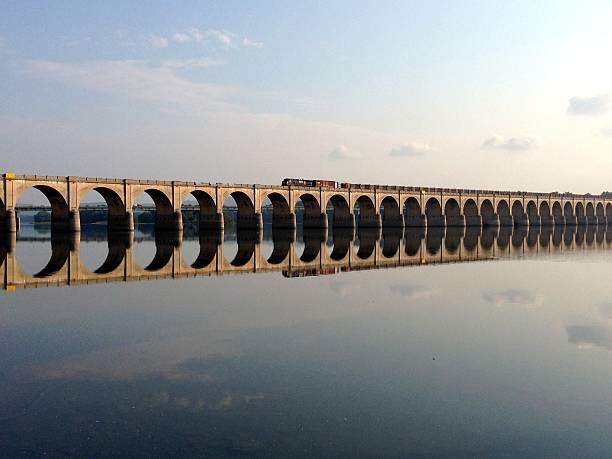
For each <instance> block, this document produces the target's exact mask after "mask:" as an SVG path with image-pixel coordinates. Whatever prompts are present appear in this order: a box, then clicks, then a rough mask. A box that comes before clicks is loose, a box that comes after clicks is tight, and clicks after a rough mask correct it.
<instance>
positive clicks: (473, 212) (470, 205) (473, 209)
mask: <svg viewBox="0 0 612 459" xmlns="http://www.w3.org/2000/svg"><path fill="white" fill-rule="evenodd" d="M489 204H490V201H489ZM463 215H465V216H466V217H478V206H477V205H476V201H474V200H473V199H472V198H470V199H468V200H467V201H465V203H464V204H463Z"/></svg>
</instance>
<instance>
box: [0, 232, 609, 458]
mask: <svg viewBox="0 0 612 459" xmlns="http://www.w3.org/2000/svg"><path fill="white" fill-rule="evenodd" d="M143 230H144V231H137V233H136V234H135V236H134V237H133V241H132V240H130V238H127V240H126V238H123V239H122V238H116V239H115V240H112V241H110V242H109V241H107V240H106V238H105V233H104V231H97V232H94V233H92V232H88V231H84V232H83V234H82V235H81V236H82V240H81V241H80V244H79V243H78V241H77V242H75V241H74V240H73V241H70V240H66V239H62V238H54V241H53V242H52V241H50V235H49V234H48V233H45V232H44V231H43V232H40V231H37V230H35V229H34V228H31V227H30V228H27V227H24V228H23V229H22V231H21V233H20V240H18V241H17V243H16V244H14V243H13V246H12V247H11V242H10V241H9V242H8V243H5V246H4V249H3V251H2V252H1V253H3V254H4V253H5V252H7V251H9V252H10V253H9V256H8V258H11V257H12V259H16V261H17V263H18V264H19V266H20V267H21V268H22V269H23V271H24V272H26V273H30V276H29V277H28V279H26V280H24V281H23V282H22V284H21V285H18V286H16V290H15V291H10V290H12V288H8V287H9V286H7V285H5V287H6V288H8V290H9V291H5V292H0V452H1V455H2V456H6V457H15V456H24V457H28V456H43V455H46V456H48V457H65V456H77V457H110V456H117V455H124V456H132V457H151V456H205V457H271V456H285V457H286V456H291V457H313V456H326V457H330V456H332V457H347V456H366V457H367V456H369V457H373V456H375V457H381V456H386V457H406V456H452V457H462V456H469V457H474V456H487V457H488V456H498V457H499V456H501V457H515V456H532V457H543V456H549V457H562V456H565V457H577V456H599V457H602V456H608V455H609V451H610V448H611V447H612V439H611V438H610V435H609V431H610V426H612V389H611V387H612V384H611V382H612V354H611V353H610V350H611V349H612V298H611V294H610V293H611V288H610V278H611V277H612V263H611V259H610V254H612V243H611V242H610V240H612V232H610V233H606V232H605V231H603V229H598V230H595V229H594V228H591V229H585V228H578V230H577V231H576V229H571V231H567V232H563V231H558V230H557V231H556V232H554V233H553V232H550V231H544V232H538V231H533V230H532V231H531V232H527V231H514V233H512V234H510V232H509V231H507V230H505V231H502V233H501V234H500V235H499V236H498V237H495V234H490V233H489V232H486V233H482V234H476V235H474V234H473V233H472V232H468V233H466V234H465V235H463V236H462V235H461V233H460V232H456V231H454V230H450V231H449V232H447V233H446V235H444V237H443V235H442V234H441V233H440V232H439V231H436V230H431V231H429V232H428V233H427V235H423V234H420V233H419V232H418V231H416V232H408V233H407V234H406V235H402V234H400V235H399V236H400V237H398V235H397V234H396V233H395V232H391V233H389V232H386V233H383V234H381V235H379V234H377V233H376V232H361V233H360V234H357V235H356V239H355V240H353V239H352V236H353V235H352V234H350V233H349V234H347V233H345V232H339V231H337V232H336V235H335V236H334V235H331V236H330V237H329V238H328V240H327V241H325V240H324V239H322V237H321V236H320V235H316V234H310V233H308V232H306V233H303V232H302V231H298V234H297V236H293V235H291V234H286V233H278V232H277V234H276V235H275V240H272V239H271V234H269V233H270V232H269V231H267V233H266V234H264V237H263V240H261V241H260V238H261V236H258V235H252V234H246V233H245V234H239V235H238V237H236V236H237V235H236V234H225V235H224V237H223V239H224V241H223V243H222V244H220V245H217V242H220V241H219V240H216V237H215V236H214V235H209V236H207V237H204V238H202V239H200V238H198V236H197V234H195V235H190V234H188V232H186V233H185V235H184V239H185V240H184V241H183V242H182V245H181V244H179V241H180V239H178V238H177V236H176V235H157V237H156V236H155V235H154V234H152V232H151V230H150V229H145V228H143ZM294 237H295V242H291V239H292V238H294ZM381 237H382V238H384V240H381V239H379V238H381ZM422 237H424V238H423V239H421V238H422ZM304 238H306V241H304ZM217 239H219V238H217ZM313 239H314V241H315V242H314V243H313ZM400 239H401V240H400ZM238 240H239V241H240V242H238ZM211 241H213V242H211ZM347 241H348V242H347ZM334 242H335V243H334ZM7 244H8V245H7ZM317 244H318V247H319V248H322V249H323V250H324V252H325V253H327V254H328V255H329V254H331V253H333V251H334V248H340V249H339V250H338V251H337V253H336V258H337V259H335V260H332V259H331V258H328V266H323V263H319V268H318V269H311V268H309V267H305V268H303V269H302V268H299V267H298V268H295V269H294V267H295V266H296V265H299V261H298V260H299V259H300V258H301V257H303V255H302V252H303V251H304V250H305V248H309V250H312V248H313V247H315V248H316V247H317ZM52 245H53V249H52ZM286 245H288V246H289V247H290V250H289V251H288V252H287V251H286V249H285V248H281V249H278V251H277V256H276V258H275V257H273V256H272V255H273V254H274V249H275V247H276V248H278V247H281V246H282V247H285V246H286ZM109 247H111V248H112V250H114V251H116V253H119V254H120V256H121V257H125V256H126V254H128V253H132V254H133V257H132V259H133V264H132V266H133V267H143V266H144V267H146V266H149V267H150V266H151V265H152V261H153V260H155V259H157V260H158V261H157V262H156V263H154V266H153V267H152V268H149V271H146V272H144V274H143V271H142V270H140V271H139V270H138V269H140V268H138V269H136V268H134V269H133V270H132V271H129V270H127V268H126V269H123V271H124V277H123V278H121V277H119V278H115V279H114V280H113V279H111V280H109V281H108V282H100V283H91V284H88V285H81V284H84V283H85V282H84V281H83V282H73V283H72V285H70V286H69V285H66V284H67V282H63V281H61V279H60V278H61V275H62V274H61V273H62V272H64V271H66V268H65V266H64V267H62V266H59V265H60V264H61V263H62V262H65V263H72V268H74V267H75V266H77V265H76V264H75V263H76V262H75V258H74V257H75V255H74V254H75V251H77V250H78V253H79V257H80V258H79V260H80V262H81V263H82V264H83V265H82V266H86V267H88V268H89V270H91V271H94V270H96V269H97V268H98V267H100V266H101V265H104V264H105V262H106V261H107V260H108V257H107V255H108V252H109ZM202 247H205V248H206V250H204V251H202V250H201V249H202ZM210 247H213V248H215V250H216V252H215V253H214V258H215V259H216V261H214V263H216V266H221V269H220V270H219V269H217V268H215V269H212V270H211V269H210V267H206V266H203V267H200V268H199V269H200V270H202V271H206V269H208V271H206V272H204V274H203V275H202V276H198V277H194V276H193V275H192V274H189V275H187V274H185V273H183V274H184V277H183V275H182V274H181V271H180V269H178V268H177V267H176V266H177V262H178V261H181V260H185V262H184V263H183V264H184V265H185V266H189V264H191V263H193V262H194V261H195V260H197V259H198V257H199V255H201V254H202V252H205V253H207V252H206V251H208V250H209V249H210ZM219 247H220V248H221V250H220V251H219ZM346 247H348V252H347V253H345V254H344V257H341V255H342V253H341V252H343V251H344V249H345V248H346ZM372 247H373V249H372ZM393 247H396V248H397V250H401V251H403V254H402V253H399V254H398V253H391V252H392V250H393ZM70 248H72V249H73V251H72V252H70ZM253 251H255V253H259V254H260V255H261V256H260V260H263V261H262V262H261V263H260V265H259V266H255V267H253V266H252V265H251V264H249V263H251V262H252V258H253V257H251V258H250V261H249V260H246V262H245V259H246V258H248V256H249V253H251V254H252V253H253ZM360 251H361V258H360V256H359V255H358V253H359V252H360ZM168 252H169V253H170V254H171V255H170V257H169V258H168V256H167V253H168ZM408 252H410V254H411V255H407V253H408ZM66 253H67V254H68V255H66ZM71 253H72V255H70V254H71ZM160 253H161V254H162V255H160ZM219 253H221V254H222V257H223V258H224V259H227V261H226V262H225V266H226V268H227V269H226V268H224V265H223V263H220V261H222V260H219V259H218V255H219ZM279 253H280V254H282V253H286V257H293V261H294V264H293V265H292V266H289V267H288V265H287V264H286V263H285V265H283V262H282V261H281V262H279V263H277V264H276V265H270V264H266V263H268V260H269V259H273V261H278V260H276V259H277V258H278V254H279ZM294 253H295V254H294ZM11 254H14V256H13V255H11ZM245 254H246V255H245ZM385 254H386V255H388V256H386V255H385ZM368 255H369V257H368ZM66 256H68V258H67V259H66ZM402 256H403V258H402ZM3 257H5V256H4V255H3ZM5 258H6V257H5ZM8 258H6V260H8ZM50 258H51V259H52V260H53V259H56V261H55V262H54V263H50V264H49V263H48V261H49V259H50ZM122 259H123V258H122ZM364 259H365V260H364ZM71 260H72V261H71ZM163 260H166V262H167V263H170V265H171V266H172V265H174V266H175V269H174V273H175V276H174V277H167V276H166V274H164V275H163V276H162V275H161V274H159V275H160V278H158V279H155V277H156V273H163V272H164V269H168V268H167V266H160V264H161V261H163ZM232 260H234V265H231V264H230V262H231V261H232ZM236 260H238V261H236ZM0 261H3V260H0ZM264 261H265V262H266V263H264ZM360 263H362V264H361V265H360ZM401 264H405V266H398V265H401ZM111 265H113V266H114V265H117V263H116V262H113V263H111ZM332 265H333V266H332ZM3 266H6V263H4V264H3ZM45 266H47V267H48V269H47V271H46V272H44V273H43V274H40V275H39V276H40V277H33V276H32V275H35V274H37V273H40V271H41V269H42V268H43V267H45ZM109 266H110V265H109ZM117 266H122V265H120V264H119V265H117ZM123 266H125V265H123ZM392 266H396V267H393V268H390V267H392ZM111 267H112V266H111ZM382 267H387V268H390V269H382ZM366 268H367V269H366ZM377 268H379V269H377ZM62 269H63V270H64V271H62ZM115 269H122V268H115ZM130 269H132V268H130ZM143 269H144V268H143ZM232 269H234V270H235V272H237V273H242V275H231V274H229V273H230V272H231V270H232ZM128 271H129V272H128ZM347 271H350V272H347ZM2 272H3V273H4V270H3V271H2ZM66 272H67V271H66ZM130 272H132V273H140V274H139V276H140V277H133V278H129V277H128V276H127V274H129V273H130ZM169 272H170V275H171V274H172V272H173V271H172V269H170V271H169ZM58 273H59V274H58ZM330 273H334V274H330ZM80 274H82V275H83V276H85V273H84V271H83V272H80ZM141 274H142V275H141ZM179 274H181V275H179ZM222 274H223V275H222ZM315 274H319V275H315ZM322 274H327V275H322ZM71 275H72V276H73V278H74V277H75V276H76V274H75V273H74V271H72V273H71ZM54 276H55V277H54ZM101 276H104V274H101ZM146 277H148V278H149V279H148V280H142V279H143V278H146ZM58 279H59V280H58ZM126 279H127V280H128V281H126ZM137 279H141V280H137ZM82 280H83V279H82ZM46 285H49V287H48V288H47V287H45V286H46ZM26 286H29V287H34V286H37V288H22V287H26Z"/></svg>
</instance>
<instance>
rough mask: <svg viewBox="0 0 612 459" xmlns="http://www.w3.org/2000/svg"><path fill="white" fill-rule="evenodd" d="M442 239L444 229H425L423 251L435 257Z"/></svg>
mask: <svg viewBox="0 0 612 459" xmlns="http://www.w3.org/2000/svg"><path fill="white" fill-rule="evenodd" d="M443 237H444V228H441V227H433V228H428V229H427V233H425V249H426V250H427V254H428V255H436V254H437V253H438V252H439V251H440V248H441V247H442V238H443Z"/></svg>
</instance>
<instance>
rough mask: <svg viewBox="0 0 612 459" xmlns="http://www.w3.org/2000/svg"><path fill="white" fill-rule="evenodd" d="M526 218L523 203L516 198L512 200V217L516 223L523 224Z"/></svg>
mask: <svg viewBox="0 0 612 459" xmlns="http://www.w3.org/2000/svg"><path fill="white" fill-rule="evenodd" d="M524 218H525V209H524V208H523V203H522V202H521V201H520V200H518V199H515V200H514V201H513V202H512V219H513V220H514V224H515V225H517V224H521V222H522V221H523V219H524Z"/></svg>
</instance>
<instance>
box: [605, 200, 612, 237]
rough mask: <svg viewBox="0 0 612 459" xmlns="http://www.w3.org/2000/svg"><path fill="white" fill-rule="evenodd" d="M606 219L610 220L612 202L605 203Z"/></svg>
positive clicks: (611, 218)
mask: <svg viewBox="0 0 612 459" xmlns="http://www.w3.org/2000/svg"><path fill="white" fill-rule="evenodd" d="M606 221H607V222H610V221H612V203H607V204H606ZM610 233H612V231H610Z"/></svg>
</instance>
